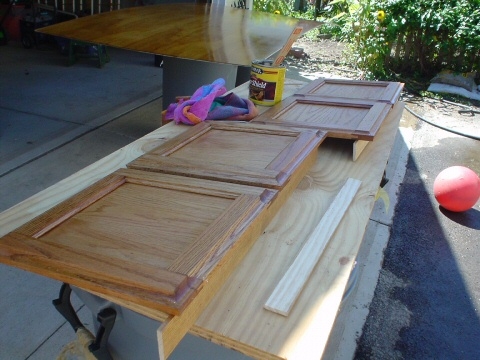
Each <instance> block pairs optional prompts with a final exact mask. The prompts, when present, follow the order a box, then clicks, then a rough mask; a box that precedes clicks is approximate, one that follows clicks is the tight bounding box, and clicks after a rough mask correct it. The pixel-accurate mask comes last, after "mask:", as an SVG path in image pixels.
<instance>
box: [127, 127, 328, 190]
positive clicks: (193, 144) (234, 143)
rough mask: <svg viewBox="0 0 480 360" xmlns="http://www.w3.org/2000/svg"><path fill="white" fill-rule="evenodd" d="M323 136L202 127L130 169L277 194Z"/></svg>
mask: <svg viewBox="0 0 480 360" xmlns="http://www.w3.org/2000/svg"><path fill="white" fill-rule="evenodd" d="M325 135H326V134H325V133H324V132H316V131H299V130H295V129H288V128H281V127H275V126H265V125H260V124H256V125H255V124H251V123H236V122H228V121H206V122H203V123H200V124H198V125H195V126H194V127H192V128H191V129H189V130H188V131H186V132H184V133H183V134H181V135H180V136H177V137H175V138H174V139H172V140H171V141H169V142H167V143H165V144H163V145H161V146H159V147H158V148H155V149H153V150H152V151H150V152H148V153H147V154H145V155H143V156H140V157H139V158H138V159H136V160H135V161H133V162H131V163H130V164H128V167H130V168H132V169H139V170H145V171H154V172H163V173H169V174H176V175H182V176H189V177H198V178H202V179H210V180H218V181H226V182H232V183H239V184H245V185H253V186H262V187H269V188H275V189H281V188H282V187H283V186H284V185H285V183H286V182H287V181H289V180H290V178H291V177H292V174H293V172H294V171H296V170H297V169H298V168H299V167H301V164H302V163H303V161H305V159H306V158H307V157H309V156H311V154H315V155H316V154H317V148H318V146H319V145H320V144H321V142H322V141H323V140H324V139H325Z"/></svg>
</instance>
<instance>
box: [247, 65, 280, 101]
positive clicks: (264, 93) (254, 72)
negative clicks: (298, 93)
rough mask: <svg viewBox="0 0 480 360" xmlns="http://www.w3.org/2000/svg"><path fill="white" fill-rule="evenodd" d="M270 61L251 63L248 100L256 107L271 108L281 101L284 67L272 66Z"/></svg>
mask: <svg viewBox="0 0 480 360" xmlns="http://www.w3.org/2000/svg"><path fill="white" fill-rule="evenodd" d="M272 63H273V61H272V60H257V61H253V62H252V69H251V72H250V88H249V96H248V97H249V98H250V100H252V102H254V103H255V104H258V105H264V106H272V105H275V104H276V103H278V102H280V101H281V100H282V96H283V84H284V83H285V73H286V68H285V66H282V65H280V66H278V67H274V66H272Z"/></svg>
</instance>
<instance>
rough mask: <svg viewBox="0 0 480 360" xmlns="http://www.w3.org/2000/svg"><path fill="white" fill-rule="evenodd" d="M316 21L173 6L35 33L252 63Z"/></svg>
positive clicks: (141, 8) (173, 54) (229, 9)
mask: <svg viewBox="0 0 480 360" xmlns="http://www.w3.org/2000/svg"><path fill="white" fill-rule="evenodd" d="M318 25H320V23H318V22H315V21H309V20H299V19H294V18H291V17H286V16H282V15H275V14H270V13H264V12H257V11H250V10H245V9H238V8H233V7H227V6H224V4H223V3H221V4H220V3H215V4H192V3H176V4H161V5H150V6H139V7H132V8H126V9H122V10H116V11H111V12H105V13H101V14H96V15H91V16H86V17H81V18H78V19H75V20H70V21H65V22H62V23H59V24H55V25H51V26H48V27H44V28H41V29H38V30H37V31H39V32H41V33H44V34H49V35H54V36H59V37H64V38H68V39H76V40H82V41H88V42H92V43H96V44H103V45H108V46H112V47H117V48H122V49H128V50H135V51H141V52H147V53H152V54H161V55H166V56H171V57H176V58H183V59H191V60H203V61H211V62H217V63H226V64H235V65H248V66H249V65H251V62H252V60H256V59H265V58H268V57H270V56H272V55H273V54H274V53H275V52H277V51H278V50H280V48H281V47H282V46H283V45H284V44H285V43H286V42H287V39H288V37H289V35H290V33H291V32H292V30H293V29H294V28H295V27H296V26H301V27H302V28H303V33H305V32H307V31H309V30H311V29H313V28H315V27H317V26H318Z"/></svg>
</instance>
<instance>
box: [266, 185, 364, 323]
mask: <svg viewBox="0 0 480 360" xmlns="http://www.w3.org/2000/svg"><path fill="white" fill-rule="evenodd" d="M360 184H361V181H359V180H355V179H351V178H350V179H348V180H347V181H346V183H345V185H344V186H343V187H342V189H341V190H340V192H339V193H338V195H337V196H336V197H335V199H334V201H333V202H332V204H331V205H330V207H329V208H328V210H327V211H326V213H325V214H324V216H323V217H322V220H321V221H320V222H319V223H318V225H317V227H316V228H315V230H314V231H313V233H312V234H311V235H310V237H309V238H308V239H307V241H306V242H305V244H304V245H303V248H302V250H301V251H300V253H299V254H298V255H297V257H296V258H295V260H294V262H293V263H292V264H291V265H290V267H289V269H288V271H287V272H286V273H285V275H284V276H283V278H282V279H281V280H280V282H279V283H278V285H277V287H276V288H275V290H274V291H273V293H272V294H271V295H270V297H269V299H268V300H267V302H266V303H265V309H267V310H270V311H273V312H275V313H278V314H281V315H284V316H288V314H289V313H290V309H291V308H292V306H293V304H294V302H295V300H296V299H297V297H298V296H299V295H300V292H301V291H302V289H303V287H304V285H305V283H306V282H307V280H308V278H309V277H310V274H311V273H312V271H313V268H314V267H315V265H316V264H317V262H318V260H319V259H320V257H321V256H322V254H323V251H324V249H325V247H326V246H327V244H328V241H329V240H330V238H331V236H332V235H333V233H334V232H335V230H336V228H337V226H338V225H339V224H340V221H341V220H342V218H343V215H344V214H345V212H346V211H347V210H348V207H349V206H350V203H351V202H352V200H353V198H354V197H355V194H356V193H357V191H358V189H359V188H360Z"/></svg>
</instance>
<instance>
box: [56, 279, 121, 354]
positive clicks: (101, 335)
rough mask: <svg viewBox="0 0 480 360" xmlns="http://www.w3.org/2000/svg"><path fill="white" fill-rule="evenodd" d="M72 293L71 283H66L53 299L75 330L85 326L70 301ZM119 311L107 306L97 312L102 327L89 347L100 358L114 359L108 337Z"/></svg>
mask: <svg viewBox="0 0 480 360" xmlns="http://www.w3.org/2000/svg"><path fill="white" fill-rule="evenodd" d="M71 293H72V288H71V287H70V285H69V284H66V283H64V284H63V285H62V287H61V288H60V295H59V298H58V299H55V300H53V301H52V303H53V305H54V306H55V309H57V311H58V312H59V313H60V314H62V316H63V317H64V318H65V320H67V322H68V323H69V324H70V325H71V326H72V328H73V330H74V331H75V332H77V331H78V329H80V328H85V327H84V326H83V324H82V322H81V321H80V319H79V318H78V316H77V313H76V312H75V309H74V308H73V306H72V303H71V302H70V295H71ZM116 316H117V313H116V311H115V310H114V309H112V308H105V309H103V310H101V311H100V312H99V313H98V314H97V320H98V321H99V322H100V327H99V328H98V331H97V335H96V336H95V340H94V342H93V343H91V344H90V345H89V347H88V349H89V350H90V352H91V353H92V354H93V355H94V356H95V358H97V359H98V360H112V356H111V355H110V352H109V351H108V348H107V344H108V337H109V335H110V333H111V331H112V329H113V325H114V324H115V318H116Z"/></svg>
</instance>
